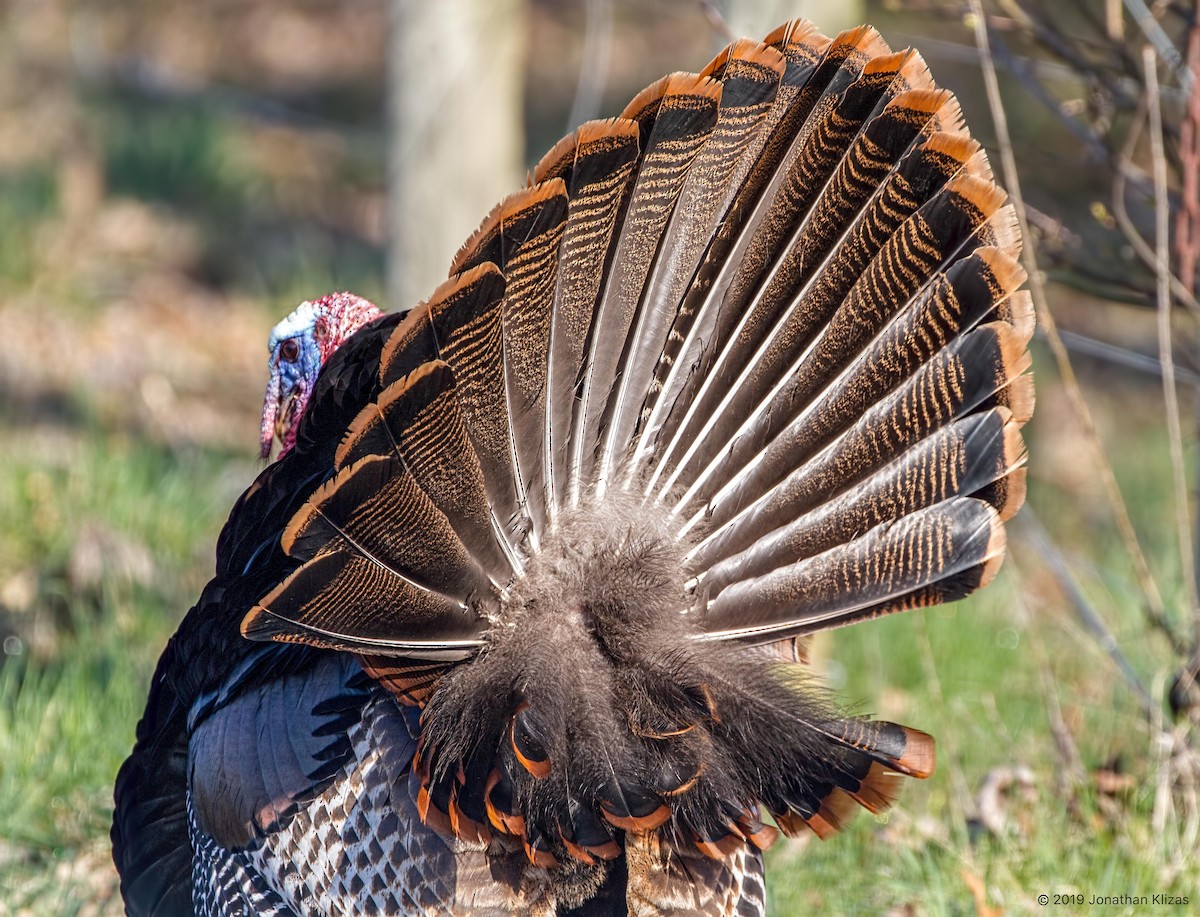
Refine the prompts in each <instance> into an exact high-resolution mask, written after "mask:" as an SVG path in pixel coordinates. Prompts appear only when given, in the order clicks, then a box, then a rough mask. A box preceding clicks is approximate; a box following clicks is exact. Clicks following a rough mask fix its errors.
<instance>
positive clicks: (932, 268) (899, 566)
mask: <svg viewBox="0 0 1200 917" xmlns="http://www.w3.org/2000/svg"><path fill="white" fill-rule="evenodd" d="M1004 199H1005V196H1004V194H1003V193H1002V192H1001V191H1000V190H999V189H998V188H997V187H996V186H995V184H993V182H992V176H991V172H990V170H989V168H988V163H987V160H986V158H985V156H984V154H983V152H982V151H981V150H980V148H979V145H978V144H977V143H976V142H975V141H973V140H972V139H971V138H970V136H969V135H968V133H967V131H966V129H965V128H964V126H963V123H962V118H961V116H960V112H959V108H958V105H957V103H956V102H955V99H954V97H953V96H952V95H951V94H950V93H948V92H946V91H944V90H941V89H938V88H936V87H935V86H934V84H933V82H932V80H931V79H930V76H929V73H928V71H927V69H926V67H925V64H924V63H923V62H922V60H921V58H920V56H919V55H917V54H916V53H914V52H911V51H902V52H898V53H891V52H889V50H888V48H887V47H886V46H885V45H884V43H883V41H882V40H881V39H880V37H879V35H878V34H877V33H876V32H874V31H873V30H871V29H869V28H865V27H864V28H859V29H855V30H853V31H849V32H846V33H843V34H841V35H839V36H838V37H837V38H835V39H833V40H832V41H831V40H829V39H827V38H825V37H823V36H821V35H820V34H818V33H817V32H816V31H815V30H814V29H813V27H812V26H810V25H808V24H807V23H802V22H794V23H789V24H787V25H784V26H782V27H780V28H779V29H777V30H776V31H774V32H773V33H771V34H770V35H769V36H768V37H767V38H766V40H765V41H764V42H763V43H758V42H754V41H746V40H743V41H738V42H735V43H734V44H732V45H731V46H730V47H728V48H726V49H725V50H724V51H722V52H721V53H720V54H719V55H718V56H717V57H716V59H715V60H714V61H713V62H712V63H711V64H709V65H708V66H707V67H706V68H705V69H704V70H703V71H702V72H701V73H699V74H674V75H671V76H668V77H665V78H664V79H662V80H660V81H659V82H657V83H655V84H654V85H652V86H650V87H649V88H647V89H646V90H645V91H643V92H642V93H641V94H639V95H638V96H637V97H636V98H635V99H634V100H633V101H632V102H631V103H630V104H629V105H628V106H627V107H626V109H625V110H624V112H623V113H622V114H621V116H620V117H618V118H614V119H611V120H607V121H597V122H592V123H589V124H585V125H584V126H583V127H581V128H579V130H577V131H576V132H575V133H573V134H571V135H570V136H569V137H567V138H565V139H564V140H562V141H561V142H560V143H559V144H558V145H557V146H555V147H554V148H553V149H552V150H551V151H550V152H549V153H548V154H546V156H545V157H543V158H542V160H541V161H540V162H539V163H538V165H537V167H536V168H535V169H534V171H533V174H532V176H531V179H530V183H529V186H528V187H527V188H526V189H524V190H522V191H519V192H518V193H516V194H514V195H512V196H511V197H509V198H508V199H507V200H505V201H504V202H503V203H501V204H500V205H499V206H498V207H497V208H496V209H495V210H494V211H493V212H492V213H491V214H490V215H489V216H488V217H487V219H485V220H484V221H483V224H482V226H481V227H480V228H479V230H478V231H477V232H476V233H475V234H474V235H473V236H472V237H471V238H470V240H468V242H467V243H466V244H465V245H464V246H463V247H462V249H461V250H460V251H459V253H458V255H457V257H456V258H455V259H454V262H453V264H452V265H451V269H450V277H449V279H448V280H447V281H446V282H445V283H444V284H443V285H442V286H441V287H440V288H439V289H438V290H437V291H436V292H435V293H434V294H433V296H432V298H431V299H430V300H429V302H428V303H425V304H423V305H421V306H419V307H417V308H416V309H414V310H413V311H411V312H409V313H408V314H407V315H403V316H402V315H395V314H393V315H380V314H379V313H378V311H377V310H375V309H374V307H372V306H370V305H369V304H367V303H365V302H363V301H362V300H360V299H358V298H357V297H353V296H350V295H348V294H339V295H335V296H330V297H326V298H325V299H323V300H320V301H317V302H315V303H305V304H304V305H302V306H301V308H300V309H298V310H297V311H296V312H295V313H294V314H293V315H292V316H289V318H288V319H286V320H285V321H284V322H282V323H281V324H280V325H279V326H278V327H277V328H276V330H275V332H274V333H273V336H272V339H271V344H270V347H271V383H270V386H269V388H268V391H267V398H266V405H265V408H264V414H263V447H264V456H266V455H269V452H270V450H271V447H272V442H273V438H274V436H275V435H276V434H278V435H279V437H280V438H281V440H282V444H283V450H282V453H281V456H280V458H279V459H278V460H277V461H276V462H275V463H274V464H271V465H269V466H268V467H267V468H266V469H265V470H264V471H263V472H262V473H261V474H260V475H259V476H258V479H257V480H256V481H255V482H254V483H253V484H252V485H251V486H250V487H249V489H248V490H247V491H246V492H245V494H243V495H242V497H241V499H240V500H239V501H238V503H237V505H236V506H235V507H234V509H233V512H232V514H231V515H230V518H229V522H228V523H227V524H226V526H225V529H224V531H223V532H222V534H221V538H220V541H219V542H218V545H217V567H216V574H215V576H214V577H213V579H212V581H211V582H210V583H209V584H208V586H207V587H206V588H205V589H204V592H203V593H202V595H201V597H200V600H199V602H198V603H197V605H196V606H195V608H193V609H192V611H191V612H190V613H189V614H188V615H187V617H186V618H185V619H184V621H183V623H182V624H181V626H180V628H179V631H178V633H177V634H176V635H175V637H174V638H173V639H172V640H171V642H170V643H169V645H168V646H167V648H166V651H165V652H164V654H163V657H162V660H161V662H160V663H159V666H158V671H157V673H156V674H155V676H154V681H153V684H152V687H151V691H150V698H149V702H148V705H147V709H146V713H145V716H144V717H143V719H142V721H141V723H140V725H139V727H138V732H137V744H136V747H135V748H134V751H133V753H132V755H131V756H130V758H129V760H128V761H127V762H126V763H125V765H124V767H123V768H122V769H121V772H120V774H119V776H118V778H117V785H116V815H115V819H114V825H113V842H114V855H115V858H116V861H117V864H118V867H119V869H120V871H121V877H122V892H123V894H124V896H125V901H126V904H127V907H128V909H129V912H130V913H132V914H155V915H164V914H188V913H193V911H194V912H195V913H198V914H202V915H216V914H220V915H225V914H235V913H237V914H241V913H246V912H254V913H268V914H293V913H296V914H316V913H331V914H350V913H366V912H381V913H480V914H489V913H490V914H512V913H531V914H551V913H558V914H601V913H605V914H607V913H627V912H628V913H633V914H659V913H666V912H671V913H704V914H745V915H748V914H758V913H761V912H762V911H763V909H764V887H763V877H762V868H763V867H762V859H761V853H760V849H761V848H765V847H766V846H767V845H768V844H769V843H770V842H771V840H772V839H773V837H774V836H775V834H776V828H778V829H779V830H782V831H784V832H785V833H788V834H791V833H794V832H798V831H803V830H805V829H806V828H807V829H812V830H813V831H815V832H816V833H817V834H818V835H820V836H821V837H825V836H827V835H829V834H831V833H833V832H835V831H836V830H837V829H838V828H839V826H840V825H841V824H842V823H843V821H844V820H845V818H846V817H847V816H848V814H849V812H850V810H851V809H853V808H855V807H856V805H861V806H864V807H866V808H867V809H869V810H872V811H878V810H881V809H883V808H885V807H887V806H888V805H889V804H890V803H891V801H892V800H893V798H894V797H895V794H896V792H897V789H898V786H897V784H898V782H899V779H900V775H902V774H907V775H911V776H916V777H924V776H927V775H928V774H930V773H931V772H932V770H933V766H934V752H933V740H932V739H931V738H930V737H929V736H928V735H926V734H925V733H922V732H918V731H916V730H913V729H909V728H907V727H904V726H899V725H895V724H891V723H884V722H872V721H869V720H867V719H865V718H859V717H847V716H845V715H843V714H842V713H840V712H839V711H838V710H837V708H836V705H835V704H834V703H833V701H832V700H831V699H830V698H828V697H827V696H826V695H825V694H823V693H822V692H821V691H820V690H819V689H818V688H817V687H816V686H814V685H813V684H812V683H811V680H810V679H809V678H808V677H807V676H806V675H805V666H803V665H802V664H799V663H800V660H801V659H802V657H803V639H804V638H805V637H806V636H807V635H809V634H812V633H814V632H816V631H820V630H824V629H827V628H832V627H839V626H842V625H845V624H850V623H853V622H857V621H862V620H864V619H867V618H873V617H876V616H879V615H883V614H887V613H890V612H896V611H903V610H907V609H913V608H919V607H923V606H929V605H933V604H935V603H938V602H945V601H952V600H955V599H959V598H961V597H963V596H965V595H967V594H968V593H970V592H972V591H973V590H975V589H977V588H979V587H980V586H982V585H983V584H985V583H986V582H988V581H989V580H990V579H991V578H992V576H993V575H994V574H995V572H996V570H997V568H998V567H999V565H1000V562H1001V559H1002V556H1003V553H1004V547H1005V540H1004V528H1003V520H1006V519H1008V518H1009V517H1011V516H1012V515H1013V513H1015V512H1016V510H1017V509H1018V508H1019V506H1020V504H1021V502H1022V499H1023V494H1024V468H1023V465H1024V462H1025V452H1024V447H1023V444H1022V440H1021V435H1020V428H1021V426H1022V425H1023V424H1024V423H1025V421H1026V420H1027V419H1028V418H1029V416H1030V413H1031V411H1032V408H1033V389H1032V383H1031V379H1030V377H1029V376H1028V375H1026V374H1024V372H1025V370H1026V369H1027V367H1028V365H1029V357H1028V354H1027V351H1026V345H1027V343H1028V341H1029V339H1030V336H1031V334H1032V331H1033V316H1032V310H1031V307H1030V303H1029V300H1028V298H1027V296H1026V295H1025V294H1024V293H1022V292H1020V291H1018V290H1017V288H1018V286H1019V285H1020V284H1021V282H1022V280H1023V274H1022V272H1021V269H1020V268H1019V267H1018V265H1017V262H1016V260H1015V259H1016V255H1017V252H1018V250H1019V245H1020V241H1019V238H1018V233H1017V230H1016V229H1015V225H1014V220H1013V215H1012V212H1011V209H1010V208H1008V207H1006V206H1004Z"/></svg>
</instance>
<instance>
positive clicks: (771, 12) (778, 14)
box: [717, 0, 865, 38]
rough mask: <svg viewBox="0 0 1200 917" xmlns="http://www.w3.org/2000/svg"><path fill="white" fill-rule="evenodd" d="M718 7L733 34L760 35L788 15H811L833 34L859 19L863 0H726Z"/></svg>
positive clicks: (814, 20) (819, 24)
mask: <svg viewBox="0 0 1200 917" xmlns="http://www.w3.org/2000/svg"><path fill="white" fill-rule="evenodd" d="M717 5H718V7H719V8H720V9H721V11H722V12H723V13H724V15H725V17H726V19H727V20H728V21H729V28H730V30H731V31H732V32H733V34H734V35H753V36H755V37H756V38H761V37H762V36H764V35H766V34H767V32H769V31H770V30H771V29H773V28H775V26H777V25H779V24H780V23H782V22H786V21H787V20H789V19H796V18H800V19H811V20H812V21H813V22H814V23H815V24H816V26H817V28H819V29H820V30H821V31H822V32H824V33H825V34H826V35H829V36H834V35H836V34H837V33H838V32H841V31H842V30H843V29H849V28H852V27H854V26H856V25H862V22H863V14H864V12H865V11H864V9H863V0H726V2H725V3H718V4H717Z"/></svg>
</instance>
